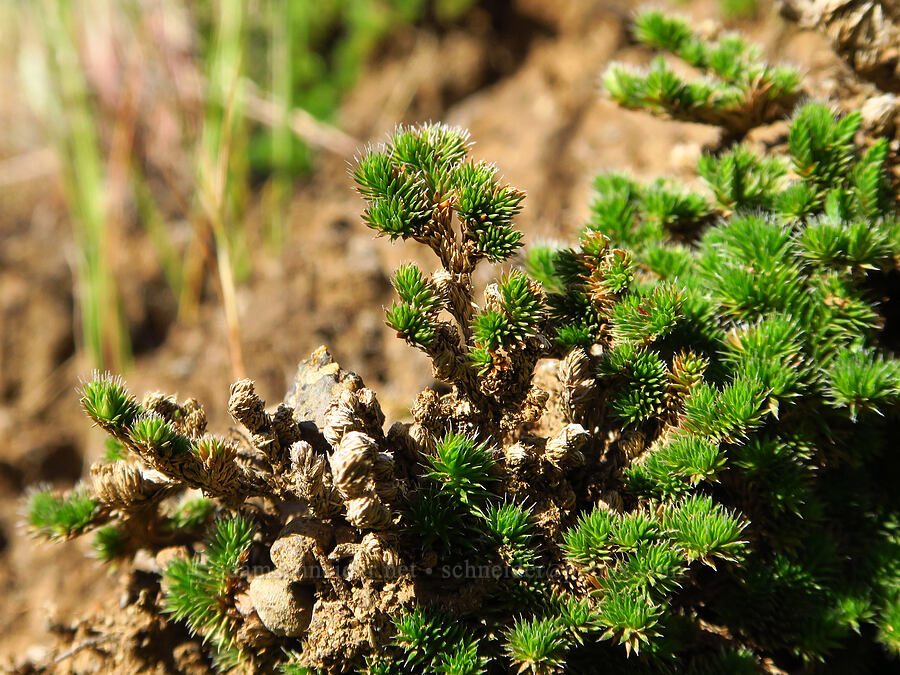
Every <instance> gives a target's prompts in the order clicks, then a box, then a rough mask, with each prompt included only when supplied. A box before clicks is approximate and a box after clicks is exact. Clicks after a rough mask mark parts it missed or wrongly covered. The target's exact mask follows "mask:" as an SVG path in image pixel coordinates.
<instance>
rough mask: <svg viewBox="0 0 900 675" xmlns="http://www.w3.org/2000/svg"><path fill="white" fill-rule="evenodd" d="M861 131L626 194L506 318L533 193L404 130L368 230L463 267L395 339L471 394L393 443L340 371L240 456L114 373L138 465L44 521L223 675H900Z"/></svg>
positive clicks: (435, 288) (295, 395)
mask: <svg viewBox="0 0 900 675" xmlns="http://www.w3.org/2000/svg"><path fill="white" fill-rule="evenodd" d="M645 23H646V19H645ZM673 25H675V24H673ZM676 27H677V26H676ZM687 39H688V38H684V40H687ZM691 39H693V38H691ZM685 44H688V43H687V42H685ZM691 44H693V43H691ZM728 44H731V43H726V47H727V45H728ZM735 44H736V43H735ZM733 46H734V45H732V47H733ZM698 48H699V47H698ZM735 48H736V47H735ZM704 49H706V47H704ZM723 49H725V47H723ZM741 49H742V50H743V49H744V48H743V47H742V48H741ZM741 53H744V52H743V51H742V52H741ZM748 53H749V52H748ZM697 58H698V59H699V58H700V57H699V56H698V57H697ZM704 58H706V59H707V60H709V59H710V58H711V57H707V56H705V57H704ZM717 72H718V71H717ZM766 73H768V71H764V72H763V73H758V74H757V76H755V78H754V81H755V82H757V85H758V84H759V78H761V77H763V76H768V75H766ZM770 75H771V73H770ZM729 86H734V85H733V84H730V85H729ZM765 89H766V91H768V92H771V91H772V87H771V86H768V87H766V88H765ZM745 93H746V92H744V93H743V94H741V95H742V96H743V95H744V94H745ZM767 95H768V94H767ZM779 105H787V104H786V103H783V102H782V103H780V104H779ZM700 117H703V116H702V115H701V116H700ZM858 126H859V118H858V116H856V115H848V116H846V117H843V118H839V117H837V116H835V115H834V114H833V113H832V112H831V111H830V110H829V109H828V108H826V107H825V106H823V105H821V104H818V103H809V104H806V105H804V106H803V107H801V108H799V109H798V110H797V111H796V112H794V114H793V117H792V119H791V124H790V134H789V138H788V141H789V143H788V145H789V155H788V156H787V157H779V156H770V157H759V156H756V155H754V154H753V153H752V152H751V151H750V150H748V149H747V148H745V147H743V146H736V147H734V148H732V149H731V150H729V151H727V152H724V153H722V154H720V155H718V156H708V157H704V158H703V159H702V160H701V161H700V164H699V166H698V173H699V174H700V176H701V178H702V179H703V181H704V182H705V184H706V186H707V188H708V190H706V191H703V192H700V191H688V190H686V189H684V188H676V187H673V186H672V185H671V184H669V183H666V182H655V183H651V184H649V185H641V184H638V183H637V182H636V181H634V180H632V179H630V178H629V177H627V176H625V175H621V174H615V175H603V176H601V177H599V178H598V179H597V181H596V187H597V198H596V201H595V203H594V206H593V216H592V219H591V221H590V222H589V223H588V224H587V226H586V227H585V228H584V231H583V232H582V233H581V235H580V237H579V240H578V242H577V244H576V245H574V246H572V247H569V248H547V247H543V248H542V247H535V248H531V249H530V250H529V251H528V252H527V254H526V255H525V257H524V261H525V268H526V269H527V270H528V272H529V274H530V275H531V276H530V277H529V276H526V275H525V274H524V273H523V272H521V271H508V272H505V273H503V274H501V275H500V277H499V280H497V281H495V282H494V283H492V284H489V285H488V287H487V290H486V291H485V293H484V301H483V303H482V304H481V305H478V304H476V302H475V293H474V290H473V282H472V275H473V271H474V270H475V268H476V266H477V264H478V263H479V262H481V261H482V260H485V259H486V260H487V261H488V262H490V263H504V262H505V263H511V262H514V258H513V256H514V254H515V253H516V251H517V249H518V248H519V247H520V246H521V244H522V241H521V233H520V232H519V231H518V230H517V229H516V228H515V225H514V218H515V216H516V214H517V213H518V211H519V209H520V208H521V205H522V199H523V195H522V193H521V192H520V191H518V190H515V189H513V188H510V187H508V186H506V185H504V184H503V183H502V182H501V181H500V180H499V179H498V178H497V173H496V169H495V168H494V167H493V166H491V165H488V164H484V163H475V162H472V161H471V160H469V158H468V138H467V135H466V134H465V133H464V132H463V131H462V130H459V129H455V128H451V127H447V126H442V125H426V126H421V127H414V128H403V129H400V130H399V131H398V132H397V133H396V134H395V135H394V136H393V138H392V139H391V140H390V142H388V143H387V144H385V145H384V146H379V147H376V148H372V149H370V150H369V151H367V152H366V153H365V154H364V156H363V157H362V158H361V159H360V160H359V162H358V164H357V166H356V168H355V170H354V176H355V179H356V181H357V183H358V185H359V190H360V192H361V194H362V196H363V197H364V198H365V200H366V209H365V212H364V220H365V222H366V224H367V225H368V226H369V227H371V228H372V229H373V230H375V231H376V232H377V233H378V234H382V235H385V236H388V237H390V238H391V239H392V240H396V239H403V240H407V239H412V240H415V241H417V242H419V243H422V244H425V245H426V246H428V247H429V248H430V249H432V250H433V251H434V253H435V254H436V255H437V258H438V260H439V263H440V267H439V269H437V270H436V271H435V272H433V273H426V272H425V271H423V270H421V269H419V268H418V267H415V266H414V265H404V266H402V267H401V268H400V269H399V270H398V271H397V273H396V275H395V277H394V283H395V287H396V290H397V294H398V296H399V297H398V300H397V302H395V303H394V304H393V305H392V306H391V307H390V308H389V309H388V310H387V317H386V321H387V324H388V325H389V326H390V327H391V328H392V329H394V330H395V331H397V333H398V335H399V336H400V337H401V338H403V339H404V340H406V341H407V342H409V343H410V344H411V345H413V346H415V347H416V348H418V349H421V350H422V351H424V352H425V353H426V354H427V355H428V356H429V357H430V358H431V360H432V362H433V365H434V375H435V377H436V378H437V379H438V380H442V381H443V382H445V383H446V385H449V387H448V388H447V389H445V393H443V394H439V393H438V392H437V391H433V390H431V389H429V390H426V391H424V392H422V394H420V395H419V397H418V399H417V401H416V403H415V406H414V407H413V411H412V413H413V419H414V421H413V422H412V423H409V424H408V423H401V422H398V423H395V424H394V425H393V426H391V427H390V429H389V431H388V432H386V433H385V431H384V423H385V419H384V415H383V414H382V412H381V409H380V406H379V404H378V401H377V399H376V397H375V394H374V393H373V392H372V391H371V390H369V389H367V388H365V387H364V386H363V384H362V381H361V380H360V379H359V377H358V376H355V375H353V374H351V373H346V372H344V371H341V370H340V369H339V368H338V367H337V366H336V364H334V363H333V362H331V361H330V360H329V359H328V358H327V354H326V353H324V352H317V353H316V354H314V356H313V357H312V358H311V359H310V360H309V361H308V362H305V364H304V365H303V366H302V367H301V371H300V373H299V374H298V377H297V380H296V383H295V385H294V388H293V389H292V391H291V392H289V394H288V396H287V398H286V401H285V403H283V404H282V405H280V406H279V407H278V408H277V409H276V410H274V411H272V412H270V411H267V410H266V408H265V405H264V403H263V402H262V401H261V400H260V399H259V397H258V396H257V395H256V393H255V392H254V388H253V384H252V382H250V381H249V380H242V381H239V382H237V383H236V384H235V385H234V386H233V387H232V391H231V398H230V400H229V403H228V409H229V412H230V414H231V415H232V417H234V419H235V420H236V421H237V422H239V423H240V424H241V425H242V426H243V427H244V428H245V430H246V432H245V433H235V434H234V435H233V437H229V438H223V437H216V436H211V435H209V434H207V432H206V418H205V415H204V413H203V410H202V408H201V407H200V406H199V404H198V403H197V402H196V401H194V400H189V401H186V402H183V403H178V402H177V401H176V400H175V399H174V398H173V397H168V396H164V395H161V394H150V395H148V396H147V397H145V399H144V400H143V402H141V403H138V402H137V400H136V399H134V398H133V397H132V396H131V395H130V394H129V393H128V392H127V390H126V389H125V386H124V384H123V383H122V382H121V381H120V380H118V379H116V378H113V377H110V376H108V375H97V376H95V377H94V379H93V380H92V381H91V382H89V383H87V384H86V385H85V386H84V388H83V394H82V403H83V406H84V408H85V411H86V412H87V413H88V415H89V416H90V417H91V419H93V420H94V422H95V423H96V424H97V425H99V426H100V427H102V428H103V429H104V430H105V431H106V432H108V433H109V435H110V437H111V439H112V445H111V450H110V453H109V456H108V457H107V459H106V460H104V461H102V462H100V463H98V464H97V465H95V466H94V467H93V468H92V471H91V473H92V479H93V484H92V486H91V487H77V488H76V489H74V490H73V491H71V492H70V493H68V494H57V493H53V492H38V493H35V494H34V495H33V496H32V497H31V500H30V503H29V511H28V521H29V523H30V525H31V527H32V528H33V530H34V531H35V532H36V533H38V534H42V535H45V536H48V537H51V538H68V537H72V536H75V535H79V534H82V533H85V532H88V531H92V530H93V531H95V532H96V549H97V551H98V553H99V555H100V557H101V558H103V559H104V560H108V561H111V562H113V561H124V560H127V559H128V558H130V557H131V556H133V555H134V554H135V552H137V551H138V550H144V551H146V552H149V553H150V554H156V557H157V561H159V564H160V565H161V567H162V573H161V587H160V591H159V593H160V597H159V598H157V599H156V600H151V601H150V603H149V605H148V603H147V602H146V601H145V602H144V604H143V607H144V609H145V610H146V609H147V607H148V606H149V607H150V608H151V609H152V608H154V607H155V608H156V609H155V611H157V612H159V613H160V614H161V615H162V616H165V617H168V618H169V619H170V620H171V621H180V622H183V625H185V626H186V627H187V628H188V629H189V630H190V631H192V632H193V633H195V634H197V635H198V636H199V637H201V638H202V639H203V641H204V643H205V645H206V647H207V649H208V651H209V654H210V656H212V657H213V658H214V663H215V664H217V665H216V667H217V668H218V669H219V670H222V671H227V670H240V669H244V670H253V669H256V670H258V671H267V670H270V669H274V668H281V670H282V672H284V673H319V672H325V673H345V672H359V673H369V674H375V673H382V674H388V673H455V674H463V673H466V674H476V673H502V672H518V673H533V674H545V673H555V672H563V671H566V672H573V673H578V672H583V673H596V672H626V671H627V672H635V673H644V672H646V673H672V672H686V673H711V674H716V673H753V672H770V673H771V672H786V671H790V672H814V671H817V669H831V670H830V672H837V671H840V672H845V671H846V672H884V668H887V667H890V666H889V665H887V664H888V661H889V660H890V659H896V658H897V657H898V656H900V627H898V626H900V565H898V560H900V540H898V532H900V513H898V509H900V501H898V491H897V490H896V488H895V485H896V482H897V480H898V478H900V459H898V456H897V454H896V453H895V452H893V450H894V448H893V445H894V444H895V442H893V443H892V440H891V439H892V438H896V434H895V433H894V432H892V428H895V427H896V424H897V417H898V402H900V361H898V360H897V359H896V358H895V357H894V356H893V355H892V354H891V353H890V351H889V350H888V349H887V348H886V347H885V344H886V341H885V339H884V338H885V337H886V336H885V335H884V330H883V325H884V319H883V317H882V314H881V312H882V311H883V310H884V308H885V307H890V306H895V304H896V303H897V302H898V298H897V297H896V280H897V270H896V267H897V262H898V258H900V227H898V221H897V219H896V218H897V213H896V210H895V204H894V202H893V201H892V200H891V198H890V190H889V186H888V185H887V183H886V180H885V175H884V168H883V167H884V163H885V159H886V154H887V146H886V143H885V142H884V141H883V140H877V141H875V142H874V143H872V144H871V145H869V147H868V149H867V150H863V149H862V148H861V147H860V146H858V145H857V143H856V139H855V136H856V132H857V129H858ZM892 303H893V304H892ZM894 330H896V328H895V327H894ZM888 337H890V336H888ZM541 358H545V359H547V361H546V362H545V363H547V364H549V365H553V366H555V367H554V368H550V369H547V368H544V367H542V366H541V367H538V361H539V360H540V359H541ZM323 396H324V399H323ZM198 493H199V494H198ZM201 495H202V496H201ZM154 603H155V604H154ZM817 664H820V665H817ZM894 665H896V663H894Z"/></svg>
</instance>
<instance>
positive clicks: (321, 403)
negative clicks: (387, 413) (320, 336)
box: [284, 346, 364, 429]
mask: <svg viewBox="0 0 900 675" xmlns="http://www.w3.org/2000/svg"><path fill="white" fill-rule="evenodd" d="M363 386H364V385H363V381H362V378H361V377H360V376H359V375H357V374H356V373H351V372H348V371H345V370H342V369H341V367H340V365H338V364H337V363H336V362H335V360H334V359H333V358H332V356H331V354H329V353H328V350H327V349H326V348H325V347H324V346H322V347H319V348H318V349H316V350H315V351H314V352H313V353H312V354H310V356H309V358H307V359H304V360H303V361H301V362H300V365H298V366H297V373H296V374H295V375H294V381H293V383H292V384H291V388H290V389H289V390H288V393H287V396H285V399H284V402H285V403H286V404H287V405H289V406H291V407H292V408H293V409H294V419H295V420H296V421H297V422H298V423H302V422H313V423H315V425H316V426H317V427H318V428H319V429H324V427H325V412H326V410H327V409H328V406H329V405H330V404H331V402H332V401H333V400H334V399H336V398H337V397H338V396H339V395H340V393H341V392H342V391H343V390H349V391H357V390H359V389H362V388H363Z"/></svg>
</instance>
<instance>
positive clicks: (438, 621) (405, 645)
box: [393, 609, 477, 672]
mask: <svg viewBox="0 0 900 675" xmlns="http://www.w3.org/2000/svg"><path fill="white" fill-rule="evenodd" d="M394 627H395V628H396V631H397V632H396V635H395V636H394V641H393V642H394V644H395V645H396V646H397V647H400V648H401V649H402V650H403V654H404V657H403V660H402V662H403V664H404V666H405V667H406V668H417V669H418V668H422V669H424V670H425V672H434V671H433V670H431V669H430V668H429V666H430V664H435V665H437V664H436V662H440V661H444V659H445V655H452V654H454V653H455V652H456V649H458V647H459V646H460V645H464V644H466V629H465V627H464V626H463V625H461V624H460V623H459V622H457V621H454V620H453V618H452V617H450V616H448V615H446V614H442V613H440V612H434V611H427V610H423V609H415V610H413V611H411V612H407V613H403V614H400V615H399V616H397V617H395V618H394ZM466 651H468V645H466ZM476 661H477V656H476Z"/></svg>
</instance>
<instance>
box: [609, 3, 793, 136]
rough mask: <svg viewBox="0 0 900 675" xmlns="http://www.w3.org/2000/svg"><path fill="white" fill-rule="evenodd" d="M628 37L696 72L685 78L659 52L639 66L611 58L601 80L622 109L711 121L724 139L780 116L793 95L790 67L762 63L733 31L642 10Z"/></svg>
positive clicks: (787, 109) (756, 51) (788, 107)
mask: <svg viewBox="0 0 900 675" xmlns="http://www.w3.org/2000/svg"><path fill="white" fill-rule="evenodd" d="M634 37H635V39H636V40H637V41H638V42H639V43H641V44H644V45H646V46H648V47H650V48H651V49H655V50H658V51H661V52H666V53H670V54H673V55H675V56H678V57H679V58H680V59H681V60H683V61H684V62H685V63H687V64H688V65H689V66H692V67H693V68H695V69H697V70H699V71H700V72H701V73H702V74H703V75H704V77H703V78H700V79H695V80H690V81H687V80H685V79H683V78H682V77H681V76H679V75H678V74H677V73H676V72H675V71H674V70H673V69H672V68H671V67H669V65H668V64H667V63H666V60H665V58H663V57H662V56H658V57H656V58H655V59H654V61H653V63H652V65H651V66H650V68H649V69H647V70H646V71H645V72H639V71H636V70H634V69H632V68H628V67H626V66H623V65H622V64H619V63H613V64H611V65H610V66H609V68H608V69H607V71H606V73H605V75H604V84H605V85H606V88H607V89H608V91H609V94H610V96H611V97H612V99H613V100H614V101H616V102H617V103H618V104H619V105H621V106H623V107H625V108H630V109H633V110H648V111H650V112H652V113H654V114H656V115H662V116H665V117H670V118H672V119H676V120H682V121H685V122H698V123H702V124H712V125H715V126H719V127H722V129H723V132H724V134H725V137H726V138H727V139H732V140H740V139H742V138H743V137H744V136H745V135H746V134H747V132H748V131H750V130H751V129H753V128H755V127H758V126H760V125H763V124H767V123H769V122H774V121H775V120H778V119H781V118H783V117H784V115H785V114H787V113H789V112H790V110H791V109H792V108H793V106H794V105H795V104H796V102H797V100H798V98H799V97H800V94H801V87H800V85H801V78H800V73H799V72H798V71H797V70H796V69H795V68H793V67H791V66H770V65H769V64H767V63H765V62H764V61H763V60H762V58H761V55H760V50H759V48H758V47H756V46H754V45H751V44H749V43H747V42H746V41H745V40H744V39H743V38H742V37H741V36H740V35H737V34H735V33H729V34H725V35H723V36H721V37H720V38H719V39H717V40H711V39H707V38H706V37H703V36H700V35H698V34H697V33H696V32H694V31H693V30H692V29H691V27H690V24H689V23H688V21H687V20H686V19H682V18H680V17H673V16H667V15H666V14H664V13H662V12H660V11H658V10H644V11H642V12H640V13H639V14H638V16H637V17H636V19H635V22H634Z"/></svg>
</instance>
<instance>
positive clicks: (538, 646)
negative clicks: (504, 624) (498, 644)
mask: <svg viewBox="0 0 900 675" xmlns="http://www.w3.org/2000/svg"><path fill="white" fill-rule="evenodd" d="M564 635H565V629H564V628H563V627H562V626H560V625H558V624H557V623H556V622H554V621H553V620H552V619H549V618H544V619H531V620H528V619H521V620H518V621H516V622H515V624H514V625H513V627H512V628H511V629H510V630H509V632H508V633H507V634H506V645H505V646H504V648H505V650H506V653H507V655H508V657H509V660H510V661H512V664H513V667H514V668H515V669H516V671H517V672H519V673H532V674H533V675H547V674H548V673H556V672H560V671H561V669H562V665H563V663H564V661H563V656H564V654H565V650H566V641H565V639H564Z"/></svg>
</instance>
